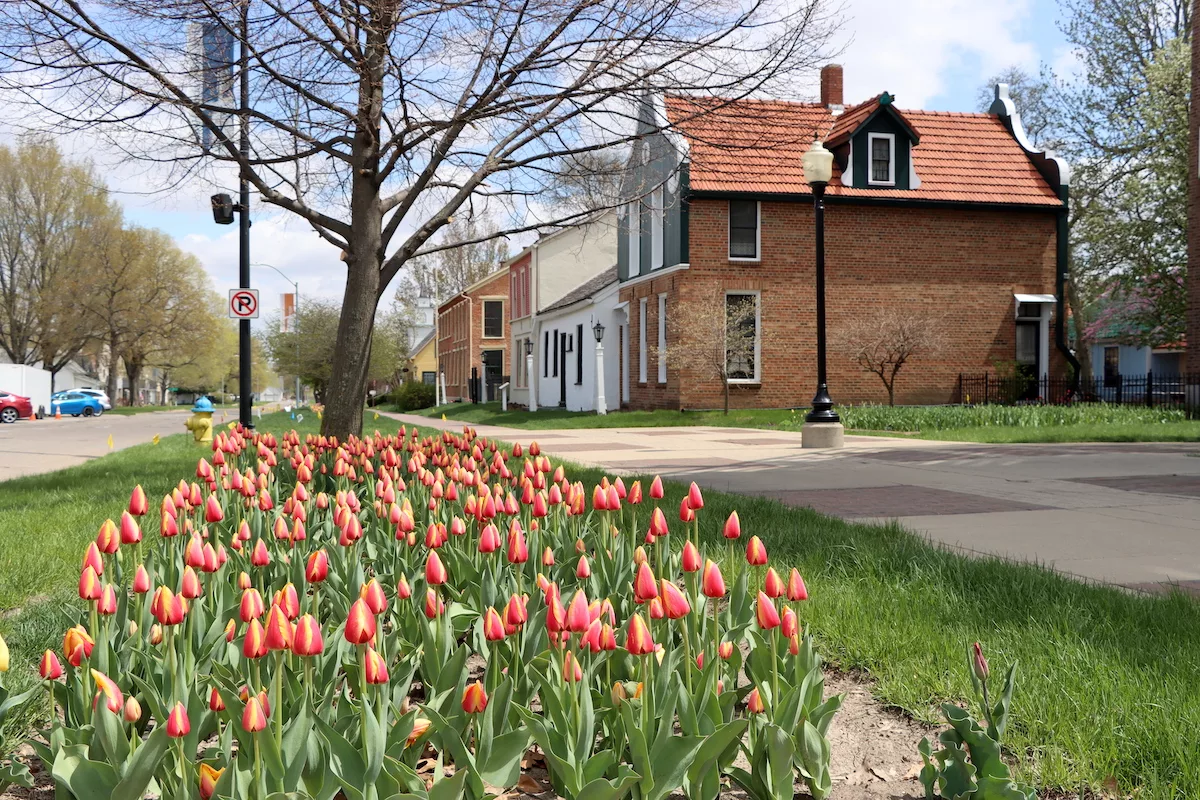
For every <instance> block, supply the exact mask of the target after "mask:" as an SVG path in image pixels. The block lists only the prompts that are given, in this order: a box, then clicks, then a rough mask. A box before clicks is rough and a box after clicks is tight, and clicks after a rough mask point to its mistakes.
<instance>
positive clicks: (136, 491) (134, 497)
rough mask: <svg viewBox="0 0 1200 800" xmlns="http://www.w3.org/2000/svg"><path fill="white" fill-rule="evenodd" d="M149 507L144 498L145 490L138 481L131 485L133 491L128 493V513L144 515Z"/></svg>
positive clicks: (136, 515) (137, 515)
mask: <svg viewBox="0 0 1200 800" xmlns="http://www.w3.org/2000/svg"><path fill="white" fill-rule="evenodd" d="M149 509H150V505H149V503H148V501H147V500H146V492H145V490H144V489H142V485H141V484H140V483H139V484H138V485H137V486H134V487H133V493H132V494H131V495H129V513H130V514H132V515H133V516H135V517H144V516H146V512H147V511H148V510H149Z"/></svg>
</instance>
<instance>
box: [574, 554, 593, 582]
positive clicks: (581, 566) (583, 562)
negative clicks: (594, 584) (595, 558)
mask: <svg viewBox="0 0 1200 800" xmlns="http://www.w3.org/2000/svg"><path fill="white" fill-rule="evenodd" d="M591 576H592V565H591V564H589V563H588V559H587V556H580V557H579V563H578V564H576V565H575V577H576V578H579V579H580V580H584V579H586V578H590V577H591Z"/></svg>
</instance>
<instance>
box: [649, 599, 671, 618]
mask: <svg viewBox="0 0 1200 800" xmlns="http://www.w3.org/2000/svg"><path fill="white" fill-rule="evenodd" d="M649 608H650V619H662V618H663V617H665V616H666V615H667V613H666V612H665V611H663V604H662V598H661V597H652V598H650V604H649Z"/></svg>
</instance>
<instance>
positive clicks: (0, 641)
mask: <svg viewBox="0 0 1200 800" xmlns="http://www.w3.org/2000/svg"><path fill="white" fill-rule="evenodd" d="M8 662H9V654H8V645H7V644H6V643H5V642H4V637H3V636H0V672H8Z"/></svg>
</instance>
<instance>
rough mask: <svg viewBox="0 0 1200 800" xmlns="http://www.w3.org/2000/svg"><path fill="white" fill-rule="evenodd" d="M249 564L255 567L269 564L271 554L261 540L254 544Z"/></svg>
mask: <svg viewBox="0 0 1200 800" xmlns="http://www.w3.org/2000/svg"><path fill="white" fill-rule="evenodd" d="M250 563H251V564H253V565H254V566H256V567H265V566H266V565H267V564H270V563H271V553H270V551H268V550H267V544H266V542H264V541H263V540H262V539H259V540H258V541H257V542H255V543H254V552H253V553H251V554H250Z"/></svg>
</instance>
